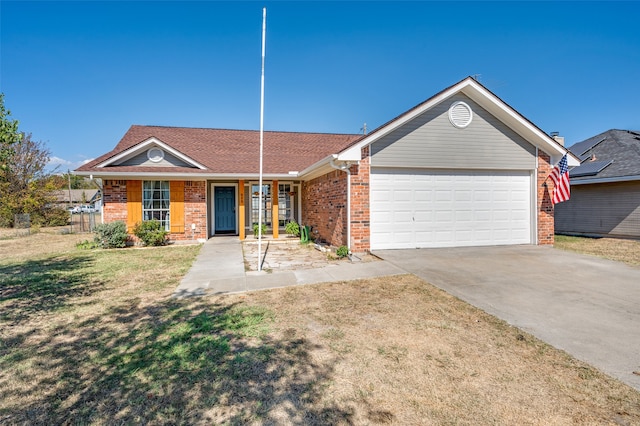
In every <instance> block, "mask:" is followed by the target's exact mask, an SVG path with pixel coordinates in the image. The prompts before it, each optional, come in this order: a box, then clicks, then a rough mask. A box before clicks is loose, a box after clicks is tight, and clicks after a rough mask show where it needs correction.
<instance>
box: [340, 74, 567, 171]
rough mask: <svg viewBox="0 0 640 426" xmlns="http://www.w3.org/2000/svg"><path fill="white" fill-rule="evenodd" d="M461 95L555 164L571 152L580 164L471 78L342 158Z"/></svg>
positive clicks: (374, 135) (368, 139)
mask: <svg viewBox="0 0 640 426" xmlns="http://www.w3.org/2000/svg"><path fill="white" fill-rule="evenodd" d="M457 93H463V94H464V95H466V96H467V97H469V98H470V99H472V100H473V101H474V102H476V103H477V104H478V105H480V106H481V107H482V108H484V109H486V110H487V111H489V112H490V113H491V114H493V115H494V116H495V117H496V118H498V119H499V120H501V121H502V122H503V123H504V124H506V125H507V126H508V127H509V128H511V129H512V130H513V131H515V132H516V133H518V134H519V135H520V136H522V137H523V138H524V139H525V140H526V141H527V142H529V143H531V144H532V145H534V146H535V147H537V148H541V149H542V150H543V151H544V152H546V153H547V154H549V155H550V156H551V159H552V163H556V162H557V161H560V159H561V158H562V156H563V155H565V154H566V153H569V155H568V156H567V159H568V162H569V165H570V166H572V165H579V164H580V161H579V159H578V158H577V157H575V156H574V155H573V154H571V153H570V152H569V151H568V150H567V149H566V148H565V147H563V146H562V145H560V144H559V143H558V142H556V141H555V140H553V139H552V138H551V137H550V136H549V135H547V134H545V133H544V132H542V131H541V130H540V129H538V128H537V127H536V126H534V125H533V124H532V123H530V122H529V121H528V120H526V119H525V118H524V117H523V116H522V115H521V114H519V113H518V112H517V111H515V110H514V109H512V108H511V107H510V106H508V105H507V104H505V103H504V102H503V101H502V100H500V99H499V98H498V97H497V96H495V95H493V94H492V93H491V92H489V91H488V90H487V89H485V88H484V87H483V86H481V85H480V84H478V83H477V82H476V81H475V80H474V79H472V78H467V79H465V80H463V81H461V82H459V83H458V84H456V85H454V86H451V87H450V88H449V89H446V90H445V91H443V92H441V93H440V94H438V95H436V96H434V97H433V98H431V99H428V100H427V101H425V102H424V103H423V104H422V105H420V106H419V107H417V108H415V109H414V110H412V111H409V112H408V113H405V114H404V115H402V116H400V117H398V118H397V119H395V120H393V121H391V122H390V123H388V124H387V125H385V126H384V127H381V128H379V129H378V130H376V131H374V132H373V133H371V134H369V136H367V137H365V138H364V139H362V140H360V142H358V143H357V144H355V145H353V146H351V147H349V148H347V149H345V150H343V151H341V152H340V153H338V159H339V160H342V159H343V158H344V159H350V158H354V157H355V156H356V155H359V154H360V151H361V150H362V148H364V147H365V146H368V145H371V144H372V143H373V142H375V141H377V140H379V139H381V138H382V137H384V136H386V135H388V134H389V133H391V132H392V131H394V130H396V129H398V128H399V127H401V126H403V125H404V124H406V123H407V122H409V121H411V120H413V119H414V118H416V117H417V116H419V115H420V114H423V113H424V112H426V111H428V110H429V109H431V108H433V107H434V106H436V105H438V104H440V103H441V102H443V101H445V100H446V99H448V98H450V97H452V96H453V95H455V94H457ZM358 158H359V157H358Z"/></svg>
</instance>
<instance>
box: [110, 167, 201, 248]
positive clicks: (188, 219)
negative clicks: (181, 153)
mask: <svg viewBox="0 0 640 426" xmlns="http://www.w3.org/2000/svg"><path fill="white" fill-rule="evenodd" d="M206 188H207V185H206V182H204V181H186V182H185V185H184V220H185V224H184V233H179V234H178V233H173V234H170V235H169V238H170V239H171V240H191V239H192V238H193V239H196V240H197V239H206V238H207V202H206V200H207V195H206V193H207V191H206ZM103 189H104V191H103V200H104V201H103V212H104V221H105V223H109V222H115V221H118V220H121V221H123V222H125V223H126V222H127V181H126V180H105V181H104V182H103ZM192 223H195V225H196V229H195V232H192V230H191V224H192ZM133 239H134V240H135V238H133Z"/></svg>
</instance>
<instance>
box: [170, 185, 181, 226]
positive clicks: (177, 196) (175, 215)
mask: <svg viewBox="0 0 640 426" xmlns="http://www.w3.org/2000/svg"><path fill="white" fill-rule="evenodd" d="M169 219H170V221H171V233H172V234H181V233H183V232H184V182H183V181H171V182H169Z"/></svg>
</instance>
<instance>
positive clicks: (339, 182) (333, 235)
mask: <svg viewBox="0 0 640 426" xmlns="http://www.w3.org/2000/svg"><path fill="white" fill-rule="evenodd" d="M346 177H347V173H346V172H343V171H340V170H334V171H332V172H329V173H327V174H325V175H322V176H320V177H317V178H315V179H313V180H310V181H308V182H303V184H302V224H303V225H307V226H311V228H312V229H311V234H312V236H313V237H314V238H316V239H319V240H321V241H323V242H327V243H329V244H331V245H333V246H341V245H343V244H346V243H347V228H346V214H347V178H346Z"/></svg>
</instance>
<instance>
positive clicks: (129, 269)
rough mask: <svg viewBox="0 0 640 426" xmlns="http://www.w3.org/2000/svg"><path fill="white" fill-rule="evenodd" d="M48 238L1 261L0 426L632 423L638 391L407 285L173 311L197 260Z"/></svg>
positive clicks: (429, 290) (252, 296)
mask: <svg viewBox="0 0 640 426" xmlns="http://www.w3.org/2000/svg"><path fill="white" fill-rule="evenodd" d="M67 237H68V238H69V239H67V240H66V245H65V241H64V238H67ZM55 238H60V239H61V240H56V241H54V240H51V241H50V244H51V245H53V244H60V247H61V250H60V251H59V252H58V253H54V254H52V253H50V252H49V249H47V248H44V247H42V245H37V244H34V246H33V250H34V252H33V253H32V254H31V255H30V256H29V255H24V254H18V252H19V250H17V248H12V247H11V246H10V245H9V246H0V247H2V248H0V250H2V251H1V252H0V424H4V423H6V424H94V425H103V424H104V425H106V424H255V425H259V424H318V425H325V424H345V425H348V424H540V425H542V424H545V425H547V424H558V425H560V424H563V425H564V424H638V423H640V393H638V392H636V391H635V390H633V389H631V388H629V387H627V386H626V385H624V384H621V383H620V382H618V381H616V380H614V379H611V378H609V377H607V376H605V375H603V374H601V373H600V372H598V371H597V370H595V369H593V368H591V367H589V366H588V365H585V364H583V363H580V362H578V361H576V360H574V359H573V358H571V357H569V356H568V355H567V354H565V353H563V352H560V351H557V350H555V349H553V348H551V347H550V346H548V345H546V344H544V343H542V342H540V341H538V340H536V339H535V338H533V337H532V336H529V335H527V334H525V333H523V332H521V331H520V330H518V329H516V328H513V327H510V326H509V325H507V324H505V323H504V322H502V321H499V320H497V319H495V318H494V317H491V316H489V315H487V314H485V313H483V312H482V311H480V310H478V309H475V308H473V307H471V306H469V305H467V304H465V303H463V302H461V301H459V300H458V299H455V298H453V297H451V296H449V295H448V294H446V293H444V292H442V291H440V290H438V289H436V288H435V287H432V286H430V285H428V284H426V283H425V282H423V281H421V280H419V279H418V278H416V277H414V276H400V277H387V278H379V279H375V280H367V281H356V282H349V283H333V284H323V285H315V286H305V287H292V288H284V289H278V290H270V291H264V292H255V293H248V294H243V295H231V296H224V297H208V298H194V299H186V300H175V299H171V298H170V297H169V296H170V294H171V292H172V291H173V290H174V289H175V287H176V286H177V284H178V282H179V280H180V278H181V277H182V276H183V275H184V273H185V272H186V271H187V269H188V267H189V266H190V264H191V262H192V261H193V259H194V257H195V256H196V254H197V252H198V250H199V247H198V246H190V247H165V248H157V249H155V248H154V249H144V250H135V249H125V250H91V251H80V250H75V249H74V248H73V247H74V244H75V242H74V239H73V238H72V236H57V237H55ZM16 241H17V240H16ZM34 241H35V240H34ZM23 243H24V241H22V240H21V242H19V244H23ZM16 244H18V242H16ZM38 247H40V249H39V250H40V251H38Z"/></svg>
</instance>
